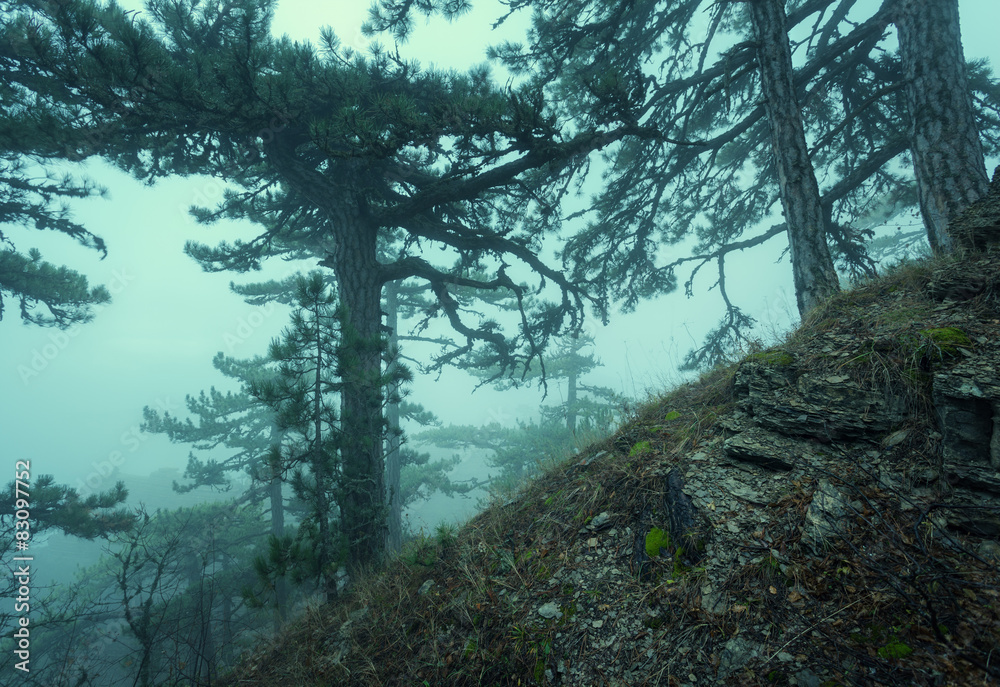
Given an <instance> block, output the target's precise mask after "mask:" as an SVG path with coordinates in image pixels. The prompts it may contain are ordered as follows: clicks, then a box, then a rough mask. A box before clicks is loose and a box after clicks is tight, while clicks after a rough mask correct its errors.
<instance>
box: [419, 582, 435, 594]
mask: <svg viewBox="0 0 1000 687" xmlns="http://www.w3.org/2000/svg"><path fill="white" fill-rule="evenodd" d="M433 586H434V580H427V581H425V582H424V583H423V584H422V585H420V589H418V590H417V594H419V595H421V596H423V595H424V594H426V593H427V592H429V591H430V590H431V587H433Z"/></svg>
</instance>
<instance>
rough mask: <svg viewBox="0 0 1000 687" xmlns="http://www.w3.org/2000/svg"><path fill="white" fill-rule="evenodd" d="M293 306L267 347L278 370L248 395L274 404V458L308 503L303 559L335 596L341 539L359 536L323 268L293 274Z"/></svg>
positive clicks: (338, 336) (336, 317)
mask: <svg viewBox="0 0 1000 687" xmlns="http://www.w3.org/2000/svg"><path fill="white" fill-rule="evenodd" d="M294 305H295V310H294V311H293V312H292V319H291V324H290V325H289V327H288V328H286V329H285V330H284V332H283V333H282V335H281V337H280V338H278V339H275V340H274V341H273V342H272V343H271V346H270V350H269V351H268V356H269V357H270V359H271V360H273V361H274V362H275V363H277V365H278V370H277V374H276V375H275V376H274V377H272V378H270V379H257V380H254V381H253V382H251V384H250V393H251V394H252V395H253V396H255V397H256V398H258V399H260V400H261V401H262V402H263V403H265V404H266V405H267V406H268V407H269V408H271V409H272V410H273V412H274V413H275V416H276V423H277V426H278V428H279V429H280V431H281V432H282V433H283V434H284V435H285V438H286V441H285V443H284V445H283V446H282V447H281V448H280V452H279V454H278V456H277V460H278V461H280V469H281V471H282V472H285V471H293V478H292V487H293V489H294V491H295V494H296V496H297V497H298V498H299V499H300V500H302V501H303V502H304V503H306V504H308V507H309V514H308V517H307V518H306V520H305V521H304V522H303V523H302V524H301V525H300V534H299V539H304V540H305V541H307V542H308V544H309V545H311V546H312V547H313V548H314V550H315V557H314V558H312V559H311V560H309V561H308V563H309V565H310V566H311V567H312V576H314V577H315V578H317V579H318V580H319V581H320V584H321V587H322V588H323V589H324V590H325V591H326V592H327V593H328V594H335V593H336V579H335V570H336V567H337V565H338V564H340V563H345V562H347V561H346V555H345V552H346V550H347V549H348V547H347V546H346V545H345V546H343V547H342V546H341V545H340V542H341V541H350V538H351V537H352V536H357V533H356V532H351V531H350V530H348V529H347V528H346V527H345V521H346V522H357V521H358V519H357V518H356V519H354V520H349V519H346V518H345V517H344V511H345V510H347V509H349V508H351V507H352V505H353V504H348V503H346V499H345V497H344V493H345V492H346V491H347V490H346V489H345V482H346V481H347V480H350V479H351V478H352V477H353V475H351V474H350V473H348V472H347V471H345V470H344V466H343V465H342V463H341V461H340V456H339V452H340V449H341V447H342V445H343V444H342V434H341V432H342V428H341V426H340V421H339V418H338V417H337V413H336V410H335V407H334V402H335V400H336V396H337V395H338V394H339V393H340V392H341V389H342V384H341V381H340V379H339V376H340V374H341V373H342V371H343V369H344V368H343V366H344V365H347V364H350V363H349V361H345V360H342V359H341V354H340V350H339V349H340V347H341V346H342V345H343V344H342V336H343V333H342V329H341V327H342V321H341V320H342V313H340V312H338V308H337V298H336V296H335V295H333V294H332V293H331V292H330V289H329V288H328V287H327V285H326V284H325V283H324V280H323V277H322V275H321V274H319V273H313V274H311V275H310V276H309V277H299V278H298V279H297V282H296V293H295V298H294ZM369 517H372V516H369Z"/></svg>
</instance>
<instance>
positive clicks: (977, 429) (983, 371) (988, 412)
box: [933, 351, 1000, 470]
mask: <svg viewBox="0 0 1000 687" xmlns="http://www.w3.org/2000/svg"><path fill="white" fill-rule="evenodd" d="M998 369H1000V354H998V352H997V351H991V352H990V353H989V354H984V355H979V356H977V357H976V358H974V359H972V360H967V361H965V362H962V363H960V364H958V365H956V366H954V367H953V368H951V369H950V370H948V371H946V372H941V373H939V374H936V375H934V393H933V399H934V410H935V413H936V414H937V420H938V426H939V427H940V428H941V434H942V435H943V439H942V450H943V455H944V460H945V463H949V462H952V461H960V462H967V463H973V464H983V463H986V464H989V465H990V466H991V467H992V468H993V469H994V470H1000V374H998Z"/></svg>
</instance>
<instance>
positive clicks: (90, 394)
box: [0, 0, 1000, 570]
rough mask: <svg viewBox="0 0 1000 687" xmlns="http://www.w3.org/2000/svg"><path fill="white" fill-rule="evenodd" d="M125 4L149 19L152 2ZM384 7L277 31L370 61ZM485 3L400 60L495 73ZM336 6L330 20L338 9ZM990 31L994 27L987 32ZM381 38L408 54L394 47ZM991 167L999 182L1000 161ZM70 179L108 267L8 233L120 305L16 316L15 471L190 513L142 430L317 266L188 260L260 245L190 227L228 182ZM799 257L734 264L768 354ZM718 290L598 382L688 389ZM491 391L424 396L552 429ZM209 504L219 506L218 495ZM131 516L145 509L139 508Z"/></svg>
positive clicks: (180, 462) (254, 344) (985, 31)
mask: <svg viewBox="0 0 1000 687" xmlns="http://www.w3.org/2000/svg"><path fill="white" fill-rule="evenodd" d="M122 4H124V5H125V6H126V7H134V8H136V9H139V8H140V7H141V5H140V4H139V3H137V2H134V1H130V2H125V3H122ZM367 4H368V3H367V2H358V3H348V2H344V1H343V0H339V1H337V2H333V3H327V4H326V5H321V6H317V5H316V4H315V3H309V2H307V1H306V0H284V1H283V2H282V3H281V5H280V7H279V10H278V13H277V16H276V20H275V24H274V30H275V32H277V33H287V34H289V35H290V36H291V37H293V38H294V39H297V40H313V41H315V40H317V38H318V33H319V25H320V24H324V23H329V24H330V25H332V26H333V27H334V29H335V30H336V32H337V34H338V35H339V36H340V37H341V39H342V40H343V41H344V42H345V43H346V44H348V45H351V46H353V47H356V48H358V49H362V50H363V49H364V48H365V45H366V44H367V39H365V38H364V37H363V36H362V34H361V32H360V24H361V22H362V21H363V19H364V17H365V13H366V9H367ZM960 5H961V8H960V9H961V12H962V20H963V26H962V29H963V39H964V44H965V51H966V57H967V58H968V59H974V58H981V57H985V58H989V59H990V61H991V63H992V64H993V65H1000V44H998V43H997V41H996V40H995V35H993V32H995V26H996V21H995V20H996V19H997V18H998V16H997V15H998V11H997V8H996V0H962V1H961V3H960ZM474 6H475V10H474V11H473V12H472V13H470V14H469V15H467V16H465V17H463V18H461V19H460V20H458V21H457V22H454V23H448V22H446V21H444V20H442V19H434V20H431V21H429V22H427V23H426V24H424V23H423V22H422V20H420V21H418V25H417V26H416V30H415V33H414V38H413V40H412V41H411V42H409V43H407V44H405V45H403V46H400V52H401V54H402V55H403V56H404V57H408V58H417V59H420V60H421V61H422V62H424V63H425V64H427V65H436V66H438V67H448V68H452V67H453V68H458V69H464V68H467V67H469V66H471V65H474V64H477V63H481V62H483V61H484V60H485V47H486V46H487V45H488V44H490V43H498V42H500V41H501V40H503V39H505V38H515V39H516V38H517V37H519V36H520V35H521V34H523V31H524V29H525V26H526V16H525V15H524V13H521V14H519V15H518V16H516V17H515V18H514V19H511V20H509V21H507V22H506V23H505V24H504V25H503V26H502V30H501V31H498V32H491V31H490V25H491V23H492V22H493V21H495V19H496V18H497V17H498V16H500V15H501V14H502V10H503V9H504V8H503V6H502V5H500V3H498V2H490V1H488V0H477V1H475V2H474ZM318 7H326V10H325V13H324V11H323V10H322V9H317V8H318ZM984 17H990V18H991V21H983V18H984ZM380 40H382V41H383V42H391V38H388V37H383V38H381V39H380ZM497 69H499V68H497ZM497 74H498V76H499V78H501V80H502V79H503V78H504V76H503V74H502V73H501V72H499V71H497ZM989 162H990V164H991V166H990V169H992V165H994V164H996V161H989ZM67 169H68V170H69V171H72V172H73V173H74V174H77V175H79V176H86V177H89V178H91V179H93V180H95V181H96V182H97V183H99V184H101V185H103V186H105V187H107V189H108V196H107V197H106V198H92V199H86V200H79V201H75V202H73V203H72V206H71V207H72V210H73V214H74V218H75V219H76V220H78V221H79V222H81V223H82V224H84V225H85V226H86V227H87V228H88V229H90V230H91V231H93V232H94V233H96V234H97V235H99V236H101V237H102V238H103V239H104V240H105V241H106V242H107V246H108V255H107V258H106V259H104V260H101V259H99V257H100V256H99V255H98V254H97V253H96V252H95V251H92V250H87V249H85V248H82V247H79V246H77V245H75V244H73V242H72V241H70V240H69V239H67V238H66V237H64V236H62V235H52V234H43V233H40V232H38V231H35V230H27V229H18V228H8V227H5V229H4V231H5V232H7V231H9V233H10V236H11V238H12V239H13V241H14V242H15V243H16V245H18V246H19V248H22V249H27V248H30V247H37V248H39V249H40V250H41V253H42V256H43V257H44V259H46V260H47V261H50V262H53V263H55V264H65V265H68V266H69V267H71V268H73V269H76V270H78V271H80V272H82V273H84V274H86V275H87V276H88V278H89V279H90V281H91V283H92V284H104V285H106V286H107V287H108V289H109V290H110V292H111V293H112V297H113V301H112V302H111V303H110V304H109V305H106V306H103V307H98V308H97V309H96V311H97V314H96V317H95V319H94V320H93V322H91V323H88V324H84V325H79V326H76V327H73V328H71V329H69V330H66V331H60V330H57V329H48V328H39V327H36V326H28V325H24V324H22V323H21V321H20V320H19V318H18V314H17V311H16V308H8V309H7V310H6V312H5V313H4V319H3V321H2V322H0V360H2V361H3V364H2V365H0V388H2V389H3V393H2V394H0V436H2V444H0V445H2V453H3V456H4V459H5V463H4V464H5V465H8V466H9V467H10V469H11V471H13V464H14V461H16V460H30V461H31V466H32V472H33V474H35V475H39V474H43V473H48V474H53V475H55V477H56V481H57V482H59V483H64V484H68V485H70V486H73V487H77V488H78V489H80V490H81V492H83V493H88V492H90V491H95V490H100V489H106V488H108V487H110V486H111V485H112V484H113V483H114V482H115V481H116V480H118V479H123V478H124V479H126V480H132V479H133V477H134V478H143V477H146V478H148V477H149V476H151V475H152V476H153V480H152V481H150V480H149V479H147V480H146V481H144V482H142V481H133V482H132V483H133V484H140V483H141V484H143V485H145V486H144V490H146V489H148V491H145V492H144V493H145V498H146V499H147V501H149V503H147V505H151V506H153V507H158V506H165V505H167V504H177V505H179V504H181V503H182V502H186V501H187V498H191V497H190V496H189V497H187V498H186V499H184V500H181V499H180V498H179V497H177V496H176V495H174V494H173V493H172V492H171V490H170V480H171V479H179V478H180V475H181V473H182V472H183V470H184V467H185V465H186V463H187V456H188V452H189V446H187V445H178V444H171V443H170V442H169V441H168V440H167V439H166V438H165V437H164V436H162V435H149V434H144V433H142V432H141V431H139V425H140V423H141V421H142V409H143V407H145V406H150V407H153V408H157V409H160V410H165V411H169V412H171V413H172V414H174V413H180V414H181V415H182V416H183V415H184V414H185V410H184V403H183V401H184V397H185V395H187V394H197V393H198V392H199V391H201V390H207V389H209V388H210V387H213V386H215V387H217V388H220V389H227V388H232V389H235V387H234V386H233V385H232V384H231V383H230V382H228V380H226V379H225V378H224V377H222V376H221V375H220V374H219V373H218V372H217V371H216V370H215V369H214V368H213V367H212V364H211V361H212V357H213V355H215V353H216V352H218V351H222V352H224V353H226V354H227V355H232V356H236V357H242V358H245V357H251V356H253V355H262V354H265V353H266V351H267V346H268V343H269V342H270V340H271V339H272V338H273V337H275V336H277V335H278V334H279V333H280V332H281V330H282V329H283V328H284V327H286V326H287V325H288V315H289V310H288V309H287V308H284V307H281V306H269V307H265V308H255V307H251V306H249V305H247V304H246V303H245V302H244V301H243V300H242V299H241V298H240V297H238V296H236V295H234V294H232V293H231V292H230V291H229V286H228V285H229V282H230V281H237V282H239V283H244V282H250V281H263V280H266V279H270V278H280V277H284V276H287V275H289V274H291V273H294V272H295V271H296V270H302V271H306V270H309V269H311V268H313V267H314V265H312V264H311V263H308V262H306V263H301V264H296V263H286V262H281V261H274V262H272V263H268V264H266V265H265V266H264V269H263V270H262V271H261V272H258V273H251V274H248V275H236V274H232V273H217V274H209V273H205V272H203V271H202V270H201V269H200V268H199V266H198V265H197V264H196V263H195V262H194V261H193V260H191V259H189V258H188V257H186V256H185V255H184V254H183V251H182V248H183V246H184V243H185V242H186V241H188V240H191V239H194V240H198V241H200V242H204V243H208V244H215V243H218V242H219V241H222V240H233V239H235V238H244V239H250V238H253V237H254V236H256V235H257V234H258V233H259V230H258V227H256V226H254V225H251V224H249V223H235V222H220V223H218V224H215V225H211V226H202V225H198V224H196V223H195V222H194V220H193V219H192V218H191V217H190V216H189V215H188V214H187V208H188V207H189V206H191V205H193V204H194V205H210V204H212V203H213V202H214V201H217V200H218V199H220V198H221V193H222V189H223V186H222V184H221V183H220V182H218V181H216V180H213V179H208V178H184V179H180V178H171V179H167V180H165V181H162V182H159V183H157V184H156V185H154V186H146V185H143V184H141V183H139V182H136V181H135V180H134V179H131V178H129V177H128V176H126V175H124V174H122V173H121V172H119V171H116V170H114V169H112V168H111V167H110V166H108V165H107V164H104V163H102V162H100V161H97V160H93V161H90V162H88V163H86V164H83V165H79V166H74V167H71V168H70V167H67ZM595 188H596V187H595ZM584 200H585V199H584ZM581 202H584V201H581ZM783 247H784V246H783V242H782V241H781V240H773V241H771V242H769V243H768V244H766V245H765V246H763V247H761V248H757V249H754V250H753V251H752V252H751V253H748V254H746V255H739V256H730V258H729V259H727V266H728V269H729V283H730V290H731V292H732V295H733V296H734V300H736V301H737V304H738V305H739V306H740V307H742V308H744V309H745V310H746V311H747V312H748V313H749V314H750V315H752V316H753V317H755V318H756V319H757V321H758V323H759V325H760V329H759V335H760V336H761V337H762V338H763V339H765V340H767V339H772V338H774V337H776V336H780V334H781V333H782V332H784V331H786V330H787V329H788V328H789V327H790V326H792V324H793V323H794V321H795V319H796V315H795V305H794V304H795V298H794V292H793V290H792V286H791V269H790V266H789V263H788V260H787V257H786V258H785V259H784V260H781V261H779V258H781V252H782V249H783ZM678 250H683V246H681V247H679V248H678ZM706 272H710V270H706ZM682 281H683V277H682ZM713 282H714V278H713V276H712V275H711V274H705V275H702V276H700V277H699V279H698V280H697V281H696V282H695V296H694V297H693V298H686V297H685V296H684V294H683V289H681V290H679V292H677V293H673V294H670V295H666V296H664V297H661V298H658V299H656V300H653V301H649V302H645V303H643V304H641V305H640V306H639V307H638V308H637V310H636V311H635V312H633V313H628V314H623V313H614V314H613V317H612V319H611V322H610V324H609V325H608V326H606V327H605V326H602V325H601V324H600V323H599V322H596V321H595V320H591V321H590V322H589V323H588V325H587V327H586V330H587V332H588V333H589V334H591V335H592V336H593V337H594V339H595V342H596V346H595V349H596V353H597V356H598V357H599V358H600V359H601V360H602V362H603V363H604V366H603V367H602V368H599V369H597V370H595V371H594V372H593V373H592V374H591V375H590V376H588V378H587V381H588V383H593V384H600V385H603V386H607V387H611V388H613V389H615V390H616V391H617V392H618V393H620V394H621V395H622V396H625V397H629V398H633V399H642V398H644V397H645V396H646V395H647V394H649V393H655V392H658V391H662V390H664V389H665V388H667V387H669V386H670V385H673V384H676V383H678V382H679V381H681V380H682V379H683V378H684V377H683V375H682V374H681V373H680V372H679V371H678V369H677V366H678V364H679V362H680V360H681V358H682V357H683V354H684V353H685V352H686V351H687V350H689V349H690V348H692V347H694V346H696V345H697V344H699V343H700V342H701V341H702V339H703V337H704V336H705V334H706V333H707V332H708V330H709V329H711V328H712V327H713V326H714V325H715V324H716V322H717V321H718V318H719V317H720V316H721V315H722V303H721V300H720V299H719V297H718V294H717V293H715V292H714V291H710V290H709V287H710V286H711V285H712V284H713ZM477 383H478V380H476V379H474V378H472V377H470V376H469V375H467V374H464V373H462V372H460V371H457V370H454V369H445V370H444V371H443V372H442V373H441V374H440V375H430V376H422V375H419V374H417V375H416V379H415V380H414V382H413V384H412V385H411V386H410V400H412V401H414V402H416V403H420V404H422V405H423V406H425V407H426V408H427V409H429V410H432V411H433V412H434V413H435V414H436V415H437V416H438V418H439V419H440V420H441V421H442V422H443V423H445V424H449V423H454V424H471V425H483V424H488V423H492V422H499V423H501V424H505V425H514V424H515V423H516V422H517V421H518V420H522V421H527V420H530V419H532V418H534V417H536V416H537V413H538V406H539V404H540V403H541V402H542V395H541V391H540V390H539V389H537V388H528V389H523V390H518V391H497V390H495V389H491V388H489V387H483V388H479V389H478V390H476V385H477ZM548 393H549V399H548V401H549V402H555V401H559V400H561V398H562V396H563V394H565V390H564V389H562V388H560V387H559V386H558V385H556V384H550V386H549V390H548ZM112 466H114V467H115V468H116V470H114V471H113V470H112V469H111V468H112ZM113 473H114V474H113ZM455 476H456V477H457V478H459V479H464V478H467V477H470V476H478V477H480V478H482V479H484V478H485V477H486V469H485V468H484V467H483V466H482V465H481V464H477V463H476V462H475V461H473V460H469V461H467V462H466V463H464V464H463V465H461V466H460V467H459V468H458V469H457V470H456V472H455ZM5 481H6V480H5ZM156 492H159V495H160V496H161V497H162V500H161V501H159V502H156V500H155V499H153V498H152V495H153V494H155V493H156ZM196 495H197V496H198V498H209V497H211V494H210V493H209V492H208V491H207V490H199V492H196ZM231 495H232V494H225V495H219V496H218V497H220V498H221V497H228V496H231ZM129 505H130V506H135V505H138V504H137V502H136V498H135V497H134V496H133V497H130V499H129ZM475 505H476V499H475V498H472V499H458V500H456V501H451V500H447V499H441V498H435V499H433V500H432V501H431V503H429V504H423V505H421V506H418V507H415V508H414V510H413V512H412V513H410V514H409V515H410V520H411V523H412V524H413V526H414V528H415V529H419V528H421V527H425V528H426V527H432V526H433V525H434V524H435V523H436V522H437V521H439V520H441V519H456V518H459V519H460V518H462V517H466V516H467V515H468V514H469V513H470V512H472V510H473V509H474V508H475ZM62 554H63V555H64V556H66V560H57V559H50V561H49V562H48V563H47V565H53V566H57V567H59V568H60V569H63V570H65V569H67V568H72V567H74V566H75V563H76V562H78V561H75V560H74V559H73V556H74V555H76V554H75V553H73V552H72V551H70V550H69V549H66V550H63V552H62ZM57 555H58V554H57Z"/></svg>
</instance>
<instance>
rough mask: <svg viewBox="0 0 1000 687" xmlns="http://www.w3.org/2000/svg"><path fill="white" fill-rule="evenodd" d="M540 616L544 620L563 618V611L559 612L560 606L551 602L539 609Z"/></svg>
mask: <svg viewBox="0 0 1000 687" xmlns="http://www.w3.org/2000/svg"><path fill="white" fill-rule="evenodd" d="M538 615H540V616H542V617H543V618H561V617H562V611H560V610H559V604H557V603H555V602H553V601H549V602H548V603H547V604H542V605H541V606H540V607H539V608H538Z"/></svg>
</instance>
